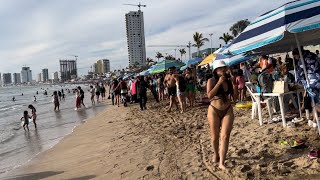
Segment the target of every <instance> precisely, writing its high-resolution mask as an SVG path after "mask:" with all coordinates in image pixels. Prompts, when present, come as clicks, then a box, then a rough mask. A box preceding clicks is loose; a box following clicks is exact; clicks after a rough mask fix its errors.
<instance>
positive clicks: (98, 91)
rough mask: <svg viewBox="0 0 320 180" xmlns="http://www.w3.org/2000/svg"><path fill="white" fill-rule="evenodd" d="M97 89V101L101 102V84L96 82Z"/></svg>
mask: <svg viewBox="0 0 320 180" xmlns="http://www.w3.org/2000/svg"><path fill="white" fill-rule="evenodd" d="M95 89H96V92H95V93H96V97H97V103H99V97H100V91H101V90H100V86H99V83H97V84H96V87H95Z"/></svg>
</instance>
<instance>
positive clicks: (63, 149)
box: [8, 102, 320, 179]
mask: <svg viewBox="0 0 320 180" xmlns="http://www.w3.org/2000/svg"><path fill="white" fill-rule="evenodd" d="M167 106H168V102H162V103H161V104H157V103H154V102H150V103H149V104H148V110H147V111H142V112H141V111H140V110H139V108H138V106H137V105H130V107H129V108H123V107H120V108H118V107H110V106H109V107H108V108H107V109H106V110H105V111H104V112H103V113H101V114H99V115H98V116H96V117H94V118H91V119H90V120H88V121H87V122H86V123H85V124H83V125H81V126H79V127H77V128H76V129H75V131H74V132H73V133H72V134H71V135H69V136H68V137H66V138H64V139H63V140H62V141H61V142H60V143H59V144H58V145H56V146H55V147H54V148H52V149H50V150H49V151H47V152H45V153H43V154H41V155H39V156H38V157H37V158H36V159H34V160H33V161H32V162H30V163H29V164H28V165H27V166H24V167H21V168H19V169H17V170H15V171H14V172H11V173H10V174H9V176H8V179H10V178H12V179H36V178H44V179H71V178H76V179H284V178H286V179H301V178H305V179H319V177H320V175H319V174H320V163H319V161H320V160H319V159H318V160H317V159H315V160H310V159H309V158H308V157H307V155H308V152H309V151H310V150H311V149H315V148H320V138H319V136H318V135H317V131H316V129H314V128H310V127H308V126H307V123H306V122H305V121H303V122H300V123H299V124H297V127H296V128H287V129H283V127H282V123H281V122H279V123H273V124H265V125H264V126H261V127H260V126H259V125H258V120H251V109H236V108H235V109H234V111H235V115H236V120H235V123H234V129H233V131H232V137H231V140H230V148H229V152H228V155H227V161H226V165H227V167H228V170H227V171H221V170H219V169H218V166H217V165H216V164H213V163H212V161H211V156H212V148H211V143H210V137H209V127H208V123H207V118H206V113H207V105H200V104H199V105H198V107H196V108H194V109H188V111H187V112H186V113H185V114H179V113H176V114H175V113H174V112H172V113H165V109H166V107H167ZM265 111H266V110H264V112H265ZM294 135H296V136H297V137H298V138H299V139H303V140H304V141H305V142H306V147H302V148H300V149H292V148H286V147H285V146H281V145H280V144H279V142H280V141H281V140H284V139H285V140H288V141H289V140H290V139H292V138H293V136H294Z"/></svg>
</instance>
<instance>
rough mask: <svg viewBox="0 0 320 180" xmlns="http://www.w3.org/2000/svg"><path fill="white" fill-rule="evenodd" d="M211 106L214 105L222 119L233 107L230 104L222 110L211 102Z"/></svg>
mask: <svg viewBox="0 0 320 180" xmlns="http://www.w3.org/2000/svg"><path fill="white" fill-rule="evenodd" d="M210 107H212V109H213V110H214V111H215V113H216V114H217V115H218V117H219V118H220V120H222V119H223V118H224V117H225V116H226V115H227V113H228V111H229V109H230V108H231V105H229V106H228V107H227V108H226V109H224V110H220V109H217V108H216V107H214V106H212V105H211V104H210Z"/></svg>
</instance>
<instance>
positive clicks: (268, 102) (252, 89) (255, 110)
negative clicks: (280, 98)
mask: <svg viewBox="0 0 320 180" xmlns="http://www.w3.org/2000/svg"><path fill="white" fill-rule="evenodd" d="M246 87H247V90H248V92H249V94H250V96H251V99H252V116H251V118H252V119H254V118H255V117H257V115H258V104H257V100H256V97H255V96H254V94H253V93H254V92H255V86H254V84H252V83H251V82H246ZM260 103H261V104H266V106H267V109H268V113H269V118H270V120H272V110H271V104H272V99H271V98H266V99H264V100H263V101H260Z"/></svg>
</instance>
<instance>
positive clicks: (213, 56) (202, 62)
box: [198, 48, 221, 66]
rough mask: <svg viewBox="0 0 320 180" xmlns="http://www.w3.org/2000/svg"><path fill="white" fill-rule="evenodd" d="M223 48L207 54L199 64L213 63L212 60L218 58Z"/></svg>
mask: <svg viewBox="0 0 320 180" xmlns="http://www.w3.org/2000/svg"><path fill="white" fill-rule="evenodd" d="M220 50H221V48H220V49H218V50H216V51H215V52H214V53H212V54H210V55H209V56H207V57H206V58H204V59H203V61H201V63H200V64H199V65H198V66H203V65H206V64H211V63H212V61H214V59H215V58H216V56H217V54H218V53H219V52H220Z"/></svg>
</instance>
